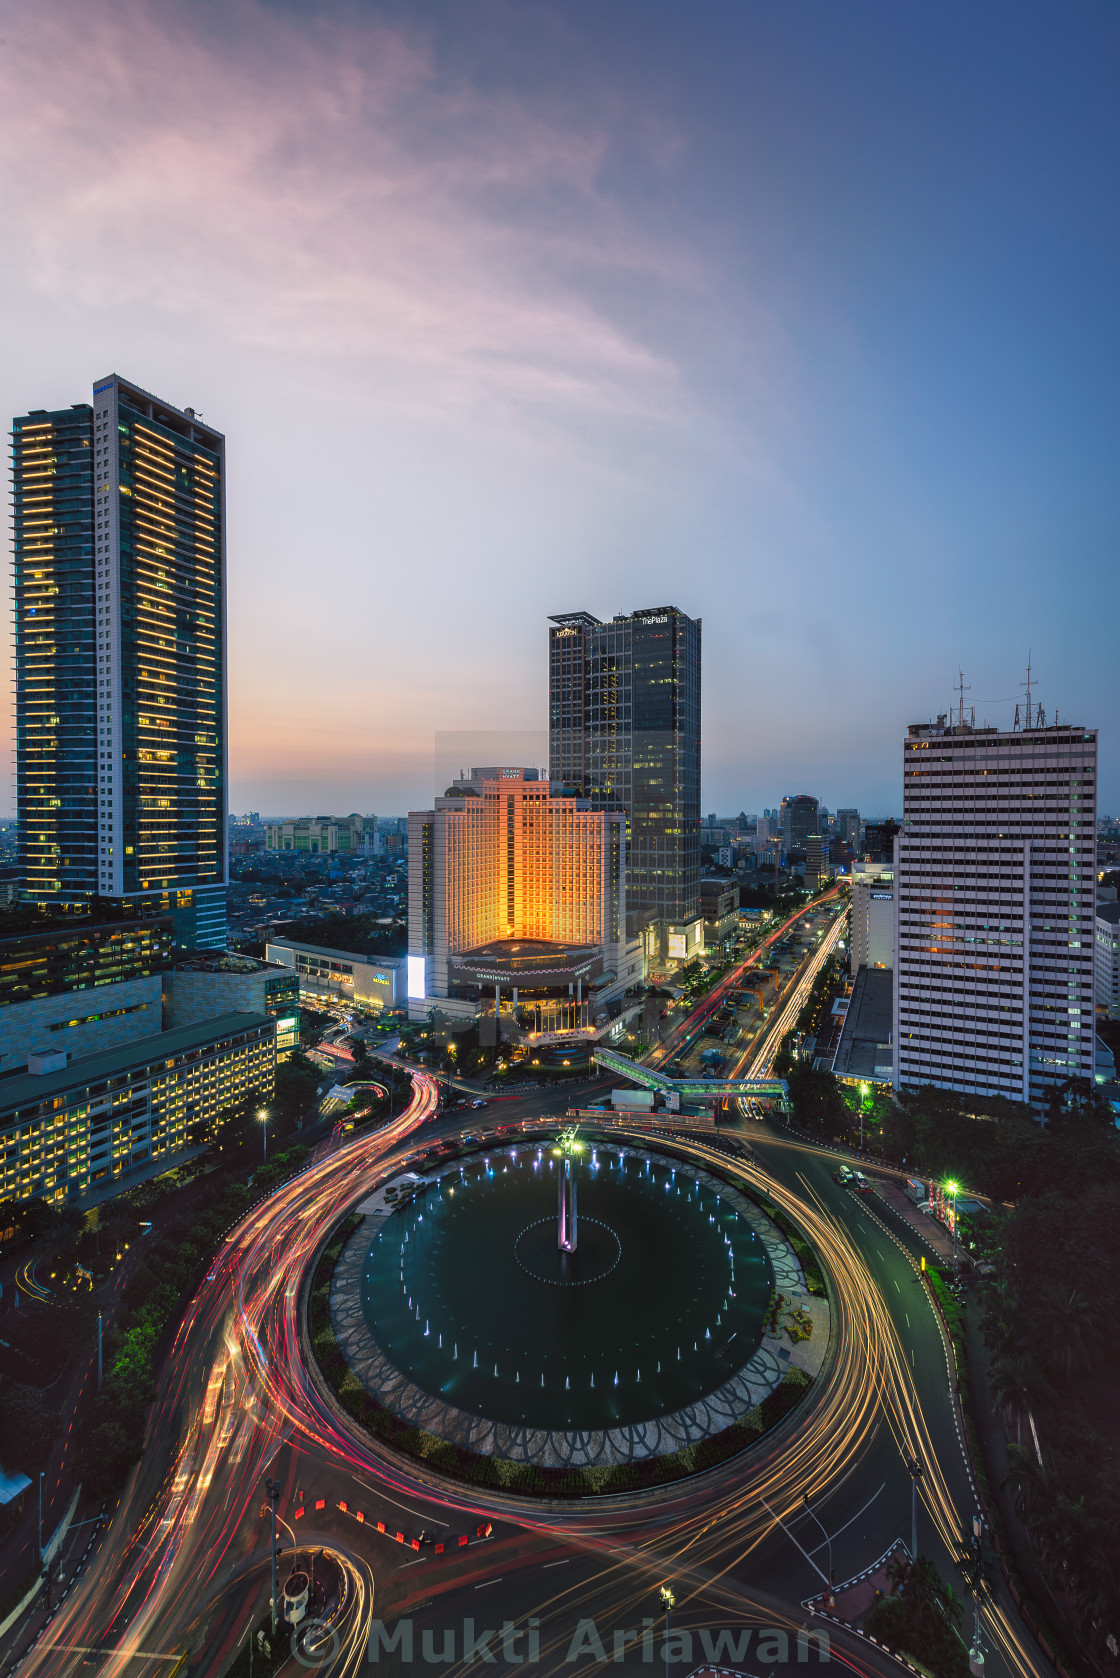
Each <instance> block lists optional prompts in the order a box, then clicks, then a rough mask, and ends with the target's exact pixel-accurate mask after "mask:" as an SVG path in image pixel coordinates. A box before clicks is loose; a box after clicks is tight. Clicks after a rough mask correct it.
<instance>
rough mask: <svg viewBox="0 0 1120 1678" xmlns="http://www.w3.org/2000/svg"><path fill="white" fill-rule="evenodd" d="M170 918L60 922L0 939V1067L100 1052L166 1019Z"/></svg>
mask: <svg viewBox="0 0 1120 1678" xmlns="http://www.w3.org/2000/svg"><path fill="white" fill-rule="evenodd" d="M171 950H172V932H171V924H170V922H169V921H159V920H144V921H140V920H129V921H107V922H91V921H89V920H86V919H82V920H73V921H63V922H62V923H61V924H59V923H55V924H53V925H49V926H46V927H44V928H43V929H42V930H41V931H40V930H36V931H34V932H21V933H16V934H15V935H13V936H12V937H9V938H3V939H0V1073H4V1072H14V1071H17V1070H18V1069H19V1068H20V1067H24V1066H27V1065H28V1064H29V1062H30V1060H31V1059H32V1058H36V1057H39V1056H42V1055H50V1056H55V1055H59V1054H61V1055H62V1056H63V1057H64V1064H65V1059H66V1058H69V1059H74V1058H75V1057H76V1056H82V1055H91V1054H96V1053H99V1052H100V1051H101V1050H103V1049H113V1048H117V1047H119V1046H120V1045H122V1044H125V1043H131V1042H135V1041H136V1040H137V1039H138V1038H141V1037H150V1036H151V1035H152V1033H153V1032H156V1031H159V1030H160V1029H161V1026H162V1023H163V1002H162V993H161V976H162V974H163V973H165V972H166V970H167V969H168V967H169V966H170V965H171Z"/></svg>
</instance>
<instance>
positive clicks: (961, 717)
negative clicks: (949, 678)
mask: <svg viewBox="0 0 1120 1678" xmlns="http://www.w3.org/2000/svg"><path fill="white" fill-rule="evenodd" d="M957 675H958V676H959V677H960V683H959V687H960V701H959V706H958V710H957V726H958V727H959V728H963V727H964V696H965V690H966V689H967V690H968V692H969V693H971V692H972V683H971V682H966V681H965V679H964V671H963V670H962V669H961V668H960V666H959V665H958V667H957Z"/></svg>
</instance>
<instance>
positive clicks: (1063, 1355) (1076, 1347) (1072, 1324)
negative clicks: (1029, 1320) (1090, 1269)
mask: <svg viewBox="0 0 1120 1678" xmlns="http://www.w3.org/2000/svg"><path fill="white" fill-rule="evenodd" d="M1033 1323H1034V1331H1035V1341H1036V1345H1037V1347H1038V1350H1039V1352H1040V1353H1041V1355H1042V1358H1043V1360H1045V1358H1046V1357H1047V1355H1049V1356H1052V1357H1055V1358H1057V1360H1058V1362H1059V1363H1060V1365H1061V1368H1062V1373H1063V1375H1064V1377H1065V1383H1066V1385H1067V1386H1068V1385H1069V1383H1070V1380H1071V1378H1072V1376H1073V1371H1074V1368H1075V1366H1076V1367H1077V1368H1079V1369H1082V1368H1084V1367H1085V1366H1086V1365H1087V1364H1088V1362H1089V1354H1090V1348H1091V1347H1092V1346H1093V1345H1094V1343H1095V1342H1096V1340H1097V1339H1098V1337H1099V1329H1098V1326H1097V1317H1096V1313H1095V1312H1094V1310H1093V1307H1092V1306H1091V1305H1090V1303H1089V1301H1088V1300H1087V1299H1086V1298H1085V1295H1084V1294H1083V1293H1079V1292H1078V1290H1077V1288H1075V1287H1072V1286H1070V1285H1069V1284H1068V1283H1052V1284H1051V1285H1050V1286H1049V1287H1048V1288H1046V1289H1045V1290H1044V1292H1043V1293H1042V1295H1041V1296H1040V1298H1039V1301H1038V1304H1037V1306H1036V1308H1035V1310H1034V1312H1033Z"/></svg>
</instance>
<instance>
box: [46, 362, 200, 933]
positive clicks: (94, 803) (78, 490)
mask: <svg viewBox="0 0 1120 1678" xmlns="http://www.w3.org/2000/svg"><path fill="white" fill-rule="evenodd" d="M13 480H14V514H15V520H14V522H15V562H14V580H15V604H16V633H15V645H16V740H17V802H18V814H19V823H20V845H21V869H20V873H21V881H22V887H23V890H24V893H25V895H26V896H27V897H28V898H29V899H30V900H32V901H37V902H44V903H54V904H57V905H58V906H60V907H63V908H73V909H74V910H76V911H80V910H81V909H82V908H83V907H85V906H86V905H88V904H89V902H90V901H91V900H92V899H94V898H101V899H107V900H109V901H110V902H111V903H112V904H114V905H116V906H118V907H119V909H120V910H121V911H122V912H124V913H126V914H128V913H133V914H135V913H148V912H150V911H156V912H159V913H162V914H170V915H172V917H173V919H174V923H175V928H176V941H177V943H179V944H180V945H181V946H183V947H190V948H215V947H217V948H221V947H224V945H225V942H226V881H227V835H226V816H227V791H226V631H225V620H226V608H225V593H226V591H225V439H224V438H223V436H222V435H221V433H220V432H217V431H215V430H214V428H213V427H212V426H207V425H204V424H203V423H202V421H201V419H200V418H199V416H198V415H196V414H195V413H194V411H193V410H192V409H190V408H184V409H177V408H172V407H171V406H169V405H168V404H167V403H165V402H162V401H160V400H159V399H158V398H156V397H154V396H152V395H150V394H149V393H148V392H147V391H144V390H141V389H140V388H139V386H136V385H132V384H129V383H128V382H127V381H125V380H123V379H120V378H118V377H117V376H116V375H113V376H112V377H110V378H106V379H102V380H99V381H98V383H97V384H96V385H95V386H94V389H93V402H92V404H87V403H79V404H75V406H73V407H72V408H68V409H62V410H58V411H54V412H46V411H45V410H36V411H33V412H31V413H29V414H25V415H22V416H20V417H19V418H17V419H16V420H15V422H14V425H13Z"/></svg>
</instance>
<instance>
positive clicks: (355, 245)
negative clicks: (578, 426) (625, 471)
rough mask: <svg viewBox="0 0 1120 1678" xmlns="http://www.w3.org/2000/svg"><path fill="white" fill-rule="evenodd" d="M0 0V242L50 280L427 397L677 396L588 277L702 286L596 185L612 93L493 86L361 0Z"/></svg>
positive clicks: (666, 373)
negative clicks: (596, 104)
mask: <svg viewBox="0 0 1120 1678" xmlns="http://www.w3.org/2000/svg"><path fill="white" fill-rule="evenodd" d="M0 18H2V20H3V34H4V38H5V46H4V51H3V55H2V58H0V168H2V170H3V173H4V176H5V178H6V180H7V182H8V216H7V231H6V237H5V245H6V247H7V252H8V256H7V260H8V262H9V263H15V264H17V265H18V267H19V269H21V270H22V272H21V273H19V274H17V276H16V277H17V278H20V279H21V280H22V282H23V284H25V285H26V286H28V287H30V288H31V289H32V290H33V291H35V292H36V293H38V294H39V295H41V296H43V297H44V298H45V299H46V300H51V301H54V302H55V303H57V304H58V305H60V306H62V307H65V308H70V309H74V308H86V309H89V308H92V309H97V308H99V307H109V306H112V307H114V308H120V307H121V306H122V305H123V306H125V307H136V308H138V309H143V310H146V311H153V310H154V311H157V312H161V313H163V314H164V315H170V316H172V317H174V316H181V317H184V318H185V319H188V320H190V321H191V322H192V323H193V322H197V321H199V320H204V321H206V322H207V324H208V325H209V327H210V329H211V330H212V331H216V332H218V333H219V334H221V335H223V336H224V337H225V338H226V339H227V340H228V341H229V342H230V343H231V344H232V345H236V346H239V347H250V348H251V347H254V346H255V347H259V348H262V349H265V350H268V351H275V350H282V351H284V352H285V353H287V354H290V355H294V356H322V357H329V358H332V360H336V361H342V362H349V363H351V364H361V366H362V368H363V376H367V377H368V376H369V374H370V372H371V370H372V369H373V368H376V370H377V377H378V379H379V381H381V383H382V385H383V386H388V387H389V388H390V390H391V391H392V394H393V397H394V399H400V400H404V401H406V402H407V403H408V405H409V406H410V407H412V408H420V409H424V408H425V407H428V406H433V405H434V406H436V407H451V408H462V407H464V406H468V407H470V406H477V405H482V406H486V405H488V404H499V405H502V406H506V405H509V404H511V403H512V404H516V405H518V406H523V407H526V406H527V407H532V406H534V405H540V406H543V407H545V408H555V407H556V406H557V405H559V406H561V407H568V408H571V407H573V406H575V407H579V408H590V409H593V410H599V411H601V412H603V413H606V414H611V413H614V414H618V415H622V414H626V413H631V414H635V415H637V414H641V415H642V416H643V417H644V418H646V419H654V420H658V419H660V420H671V419H673V418H675V417H677V416H678V415H679V414H680V412H681V410H682V407H683V406H684V405H685V398H684V395H683V392H682V381H681V379H680V376H679V373H678V370H677V368H676V367H675V365H674V364H673V361H672V360H671V359H670V358H669V357H667V356H666V355H665V354H663V353H661V352H660V351H659V350H658V349H656V348H654V347H651V345H650V344H649V343H647V342H643V340H642V337H641V335H640V334H639V333H638V332H636V331H634V330H631V329H628V328H627V327H626V326H624V325H623V324H621V323H620V321H619V320H618V319H617V318H615V317H614V316H613V315H612V313H611V312H610V311H609V310H608V309H607V308H605V307H603V306H601V305H599V304H598V303H597V302H596V300H595V296H596V285H597V283H599V282H604V281H608V282H609V280H610V278H611V277H612V276H622V277H624V278H625V282H626V284H627V285H628V286H633V285H634V284H635V283H638V284H640V283H641V282H642V280H643V279H645V280H648V282H649V283H650V284H651V285H656V286H658V287H665V286H670V287H674V288H678V289H679V288H685V289H687V290H696V289H697V288H702V286H703V279H702V275H701V273H700V271H699V269H698V266H697V263H696V260H695V258H694V257H693V256H692V255H691V254H689V253H687V252H686V251H685V250H683V249H682V248H679V247H674V245H673V244H672V242H671V241H670V240H668V239H663V238H660V237H653V236H651V235H650V234H649V233H647V232H646V231H645V230H643V229H642V228H641V227H639V226H638V225H635V224H634V222H633V221H632V220H630V219H629V218H628V217H627V216H626V215H625V213H624V212H623V211H622V210H621V209H620V208H619V205H618V203H617V201H616V200H615V199H614V198H612V196H611V195H610V194H609V193H608V192H606V191H605V190H604V188H603V185H602V176H603V168H604V160H605V159H606V158H607V156H608V154H609V151H610V147H611V140H612V135H611V119H612V118H618V117H619V114H620V113H619V112H618V111H617V110H614V111H612V112H609V113H607V114H606V115H604V114H603V113H600V114H599V115H597V114H596V112H595V110H594V108H593V102H591V108H589V106H588V103H586V102H585V103H584V104H583V106H582V108H581V109H580V110H579V112H578V120H577V117H576V114H575V113H573V111H572V110H570V109H569V110H566V111H565V110H562V109H557V108H553V109H548V108H545V107H544V106H543V105H539V104H538V105H534V104H533V103H532V102H530V101H529V100H528V99H527V98H526V97H524V96H522V95H519V94H517V93H512V92H500V91H499V92H495V91H494V90H493V89H487V90H485V91H480V90H478V89H477V88H475V87H473V86H472V85H470V83H469V81H467V80H466V79H464V78H463V77H462V76H461V75H456V74H454V73H452V72H450V71H447V70H445V69H443V68H440V67H437V62H436V55H435V54H434V52H433V48H432V46H431V43H430V42H429V40H428V38H427V37H426V35H425V33H424V32H423V30H422V29H420V28H419V27H417V28H415V29H408V28H405V27H403V26H399V25H395V24H394V25H390V24H389V23H388V22H386V21H385V20H384V18H381V17H379V15H378V14H377V12H376V11H374V10H369V11H366V12H364V13H356V12H354V11H342V12H337V11H336V12H333V13H331V12H326V13H325V12H321V11H320V12H315V11H312V10H311V9H309V10H308V11H307V12H300V11H297V12H292V13H287V14H282V13H280V12H278V11H275V10H270V9H269V8H268V7H267V6H265V5H261V4H259V3H258V0H234V4H232V5H230V6H226V7H223V8H212V7H210V6H208V5H205V4H203V5H199V6H195V5H192V6H189V7H186V6H181V5H171V4H168V3H160V0H44V3H42V4H39V5H36V6H35V7H28V6H25V5H22V4H14V3H11V4H8V5H6V6H4V7H2V8H0ZM647 127H648V123H647ZM658 147H660V148H661V149H662V151H663V152H664V153H665V155H668V154H670V153H671V151H672V146H671V144H670V143H669V139H668V137H667V136H666V135H664V134H662V135H660V136H652V137H651V140H650V151H651V156H652V154H654V153H655V152H656V151H657V150H658ZM654 166H656V162H655V165H654Z"/></svg>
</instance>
